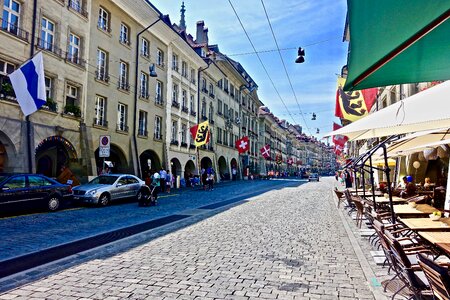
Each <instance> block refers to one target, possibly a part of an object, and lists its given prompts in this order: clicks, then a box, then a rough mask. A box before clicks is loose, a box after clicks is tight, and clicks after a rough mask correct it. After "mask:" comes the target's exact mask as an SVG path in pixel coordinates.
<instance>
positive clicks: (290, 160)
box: [287, 157, 294, 166]
mask: <svg viewBox="0 0 450 300" xmlns="http://www.w3.org/2000/svg"><path fill="white" fill-rule="evenodd" d="M293 163H294V159H293V158H292V157H290V158H288V160H287V164H288V165H290V166H291V165H292V164H293Z"/></svg>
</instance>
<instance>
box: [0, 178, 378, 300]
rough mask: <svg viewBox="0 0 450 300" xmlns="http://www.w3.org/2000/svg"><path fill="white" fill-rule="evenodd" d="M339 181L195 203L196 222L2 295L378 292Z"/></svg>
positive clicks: (106, 251)
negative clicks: (198, 208) (337, 189)
mask: <svg viewBox="0 0 450 300" xmlns="http://www.w3.org/2000/svg"><path fill="white" fill-rule="evenodd" d="M333 185H334V179H331V178H326V179H324V180H323V181H321V182H318V183H316V182H312V183H307V184H304V185H300V186H298V185H296V186H291V187H285V188H280V189H273V190H272V191H271V192H269V193H265V194H263V195H261V196H256V197H253V198H252V199H249V201H244V202H243V203H240V204H239V205H233V206H230V207H225V208H221V209H220V211H219V212H218V211H214V212H213V211H210V212H206V213H198V214H196V213H195V210H193V212H192V214H193V217H192V218H189V219H190V220H184V221H181V222H177V224H172V225H171V226H168V227H167V228H164V229H157V230H155V231H159V233H158V232H154V233H148V234H147V235H146V234H140V235H139V236H137V237H130V238H128V241H126V242H123V243H126V244H127V245H136V246H134V247H133V248H131V249H126V250H122V251H118V250H119V249H120V247H119V246H115V247H112V246H109V248H108V247H101V248H99V249H95V253H96V256H88V255H87V257H88V259H86V260H85V261H84V262H83V263H79V264H74V265H72V266H71V267H67V266H66V267H64V268H62V269H61V270H60V271H59V272H57V273H54V274H49V276H47V277H46V278H43V279H40V280H37V281H35V282H33V283H29V284H25V285H23V286H21V287H19V288H17V289H13V290H10V291H8V292H7V293H4V294H1V295H0V299H85V300H86V299H374V296H373V294H372V290H371V288H370V279H368V278H366V277H365V275H364V271H363V269H362V267H361V264H360V262H359V261H358V259H357V257H356V255H355V250H354V249H353V247H352V243H351V241H350V239H349V237H348V235H347V232H346V229H345V226H344V223H343V222H342V220H341V218H340V215H339V213H338V210H337V209H336V205H335V199H334V198H333V194H332V190H331V187H332V186H333ZM278 187H281V186H278ZM152 234H153V235H152ZM133 240H134V242H135V243H134V244H133ZM118 244H120V243H118ZM85 258H86V257H85ZM74 259H75V258H74Z"/></svg>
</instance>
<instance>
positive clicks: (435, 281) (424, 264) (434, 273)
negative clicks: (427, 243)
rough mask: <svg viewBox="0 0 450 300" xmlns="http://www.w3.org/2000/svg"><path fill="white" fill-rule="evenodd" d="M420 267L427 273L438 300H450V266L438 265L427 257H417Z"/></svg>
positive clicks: (419, 255)
mask: <svg viewBox="0 0 450 300" xmlns="http://www.w3.org/2000/svg"><path fill="white" fill-rule="evenodd" d="M417 257H418V259H419V265H420V267H421V268H422V270H423V272H424V273H425V276H426V278H427V279H428V282H429V284H430V287H431V290H432V292H433V295H434V297H435V298H436V299H440V300H449V299H450V273H449V272H450V270H449V266H450V264H443V263H437V262H435V261H433V260H431V259H429V258H428V257H426V256H425V255H423V254H421V253H419V254H418V255H417Z"/></svg>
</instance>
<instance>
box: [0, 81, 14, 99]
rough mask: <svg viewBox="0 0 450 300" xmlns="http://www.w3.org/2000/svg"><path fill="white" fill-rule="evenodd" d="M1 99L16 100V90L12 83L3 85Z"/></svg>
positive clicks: (0, 92)
mask: <svg viewBox="0 0 450 300" xmlns="http://www.w3.org/2000/svg"><path fill="white" fill-rule="evenodd" d="M0 96H1V98H6V99H15V98H16V95H15V94H14V89H13V86H12V84H11V83H9V82H4V83H2V85H1V91H0Z"/></svg>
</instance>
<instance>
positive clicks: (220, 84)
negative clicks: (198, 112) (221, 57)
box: [217, 79, 223, 89]
mask: <svg viewBox="0 0 450 300" xmlns="http://www.w3.org/2000/svg"><path fill="white" fill-rule="evenodd" d="M217 86H218V87H219V88H220V89H222V88H223V79H220V80H219V81H218V82H217Z"/></svg>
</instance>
